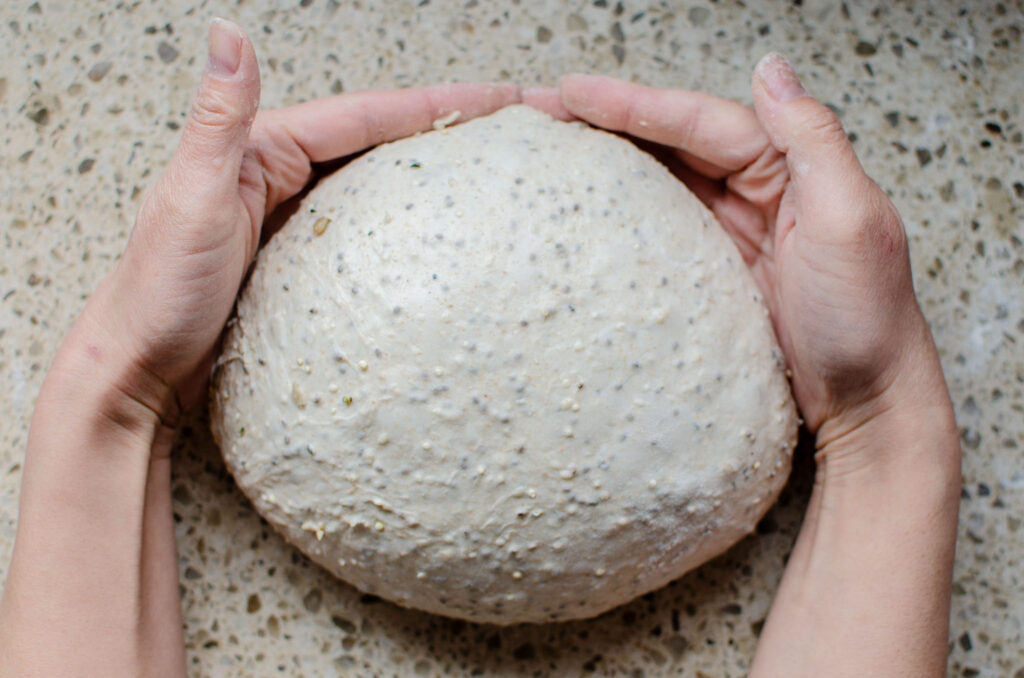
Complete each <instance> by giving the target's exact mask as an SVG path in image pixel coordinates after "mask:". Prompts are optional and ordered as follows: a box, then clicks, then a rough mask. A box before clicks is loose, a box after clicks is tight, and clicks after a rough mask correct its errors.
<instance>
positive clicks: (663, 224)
mask: <svg viewBox="0 0 1024 678" xmlns="http://www.w3.org/2000/svg"><path fill="white" fill-rule="evenodd" d="M212 425H213V431H214V434H215V436H216V438H217V440H218V442H219V444H220V446H221V448H222V450H223V453H224V457H225V459H226V461H227V464H228V467H229V469H230V470H231V472H232V473H233V474H234V476H235V478H236V480H237V482H238V484H239V486H240V487H241V488H242V490H243V491H244V492H245V493H246V495H247V496H248V497H249V498H250V499H251V500H252V502H253V503H254V504H255V506H256V508H257V509H258V511H259V512H260V514H262V515H263V516H264V517H265V518H266V519H267V520H268V521H269V522H270V523H271V524H272V525H273V526H274V527H275V528H276V529H277V530H279V531H280V532H281V533H282V534H283V535H284V536H285V537H286V538H287V539H288V540H289V541H290V542H291V543H293V544H294V545H295V546H296V547H298V548H299V549H300V550H302V551H303V552H304V553H306V554H307V555H308V556H309V557H310V558H312V559H313V560H314V561H316V562H317V563H319V564H320V565H322V566H323V567H324V568H326V569H327V570H329V571H331V572H333V573H334V574H336V575H337V576H338V577H340V578H342V579H344V580H345V581H347V582H349V583H351V584H352V585H354V586H355V587H357V588H358V589H360V590H362V591H366V592H369V593H374V594H377V595H379V596H382V597H384V598H387V599H388V600H391V601H394V602H396V603H398V604H399V605H404V606H408V607H413V608H418V609H421V610H427V611H430V612H434V613H438V614H442V615H448V616H452V617H460V618H463V619H467V620H473V621H479V622H492V623H496V624H509V623H515V622H543V621H551V620H564V619H574V618H583V617H590V616H593V615H596V614H599V613H601V612H604V611H606V610H608V609H610V608H612V607H614V606H616V605H619V604H621V603H624V602H626V601H628V600H630V599H632V598H634V597H636V596H638V595H641V594H643V593H646V592H648V591H651V590H653V589H656V588H658V587H661V586H662V585H664V584H666V583H667V582H669V581H671V580H673V579H676V578H678V577H679V576H680V575H682V574H683V573H684V572H686V571H688V570H690V569H692V568H694V567H696V566H697V565H700V564H701V563H703V562H705V561H707V560H708V559H710V558H712V557H713V556H715V555H717V554H719V553H721V552H722V551H723V550H725V549H726V548H728V547H729V546H730V545H732V544H733V543H735V542H736V541H738V540H739V539H740V538H742V537H743V536H744V535H746V534H748V533H750V532H751V531H752V530H753V528H754V526H755V524H756V522H757V520H758V519H759V518H760V517H761V516H762V515H763V514H764V512H765V511H766V510H767V509H768V507H769V506H770V505H771V504H772V503H773V501H774V500H775V498H776V497H777V495H778V493H779V491H780V489H781V487H782V485H783V484H784V482H785V480H786V477H787V475H788V472H789V465H790V456H791V453H792V449H793V445H794V442H795V435H796V427H797V415H796V411H795V408H794V405H793V401H792V398H791V396H790V392H789V388H788V385H787V382H786V379H785V375H784V367H783V361H782V358H781V354H780V351H779V349H778V347H777V345H776V343H775V339H774V337H773V334H772V330H771V325H770V322H769V319H768V317H767V312H766V310H765V306H764V304H763V302H762V300H761V298H760V295H759V293H758V290H757V288H756V286H755V284H754V282H753V280H752V278H751V277H750V275H749V273H748V272H747V270H746V268H745V266H744V264H743V262H742V260H741V259H740V256H739V254H738V252H737V250H736V248H735V246H734V245H733V244H732V242H731V241H730V240H729V238H728V237H727V236H726V234H725V233H724V232H723V231H722V230H721V228H720V227H719V226H718V225H717V224H716V223H715V220H714V218H713V216H712V215H711V214H710V213H709V212H708V210H707V209H706V208H705V207H704V206H703V205H702V204H701V203H700V202H699V201H698V200H697V199H696V198H695V197H694V196H693V195H692V194H691V193H690V192H689V191H688V190H687V189H686V188H685V187H684V186H683V185H682V184H681V183H680V182H678V181H677V180H676V179H675V178H674V177H673V176H672V175H671V174H670V173H669V172H668V171H667V170H666V169H665V168H664V167H663V166H661V165H660V164H659V163H658V162H657V161H656V160H654V159H653V158H652V157H651V156H649V155H647V154H646V153H644V152H642V151H640V150H638V149H637V148H636V147H635V146H633V145H632V144H630V143H629V142H628V141H625V140H623V139H620V138H618V137H616V136H613V135H611V134H608V133H605V132H601V131H597V130H594V129H591V128H589V127H586V126H585V125H582V124H580V123H571V124H570V123H563V122H559V121H556V120H553V119H552V118H550V117H548V116H547V115H545V114H543V113H540V112H537V111H535V110H532V109H530V108H526V107H522V106H514V107H510V108H506V109H504V110H502V111H499V112H498V113H495V114H493V115H491V116H488V117H485V118H480V119H477V120H473V121H470V122H467V123H464V124H459V125H456V126H454V127H450V128H446V129H442V130H438V131H433V132H428V133H426V134H423V135H420V136H416V137H413V138H410V139H405V140H402V141H398V142H395V143H390V144H386V145H383V146H380V147H378V148H376V149H375V150H373V151H371V152H369V153H367V154H365V155H363V156H361V157H360V158H358V159H356V160H355V161H353V162H352V163H350V164H349V165H348V166H346V167H345V168H343V169H342V170H340V171H338V172H336V173H334V174H333V175H331V176H329V177H327V178H326V179H324V180H322V181H321V182H320V183H319V184H318V185H317V186H316V188H314V189H313V190H312V191H311V192H310V193H309V195H308V196H307V197H306V198H305V199H304V200H303V201H302V204H301V207H300V208H299V210H298V211H297V212H296V213H295V215H294V216H292V217H291V218H290V220H289V221H288V223H287V224H286V225H285V226H284V228H283V229H282V230H281V231H280V232H279V233H278V234H277V235H275V236H274V237H273V239H272V240H271V241H270V243H269V244H268V245H267V246H266V247H265V248H264V249H263V250H262V251H261V252H260V255H259V259H258V261H257V263H256V265H255V268H254V271H253V273H252V276H251V279H250V280H249V283H248V286H247V287H246V289H245V290H244V292H243V294H242V296H241V298H240V300H239V303H238V312H237V317H236V319H235V320H234V321H233V322H232V324H231V326H230V328H229V331H228V333H227V336H226V341H225V345H224V350H223V354H222V355H221V356H220V359H219V362H218V367H217V374H216V378H215V384H214V389H213V396H212Z"/></svg>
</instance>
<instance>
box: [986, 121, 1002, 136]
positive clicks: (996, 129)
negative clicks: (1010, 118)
mask: <svg viewBox="0 0 1024 678" xmlns="http://www.w3.org/2000/svg"><path fill="white" fill-rule="evenodd" d="M985 130H986V131H988V132H989V133H990V134H1002V133H1003V127H1002V125H1000V124H999V123H998V122H992V121H991V120H990V121H989V122H986V123H985Z"/></svg>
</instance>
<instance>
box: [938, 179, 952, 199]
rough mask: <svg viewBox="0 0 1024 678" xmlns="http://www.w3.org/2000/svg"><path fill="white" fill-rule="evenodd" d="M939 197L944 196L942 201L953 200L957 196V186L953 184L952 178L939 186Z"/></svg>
mask: <svg viewBox="0 0 1024 678" xmlns="http://www.w3.org/2000/svg"><path fill="white" fill-rule="evenodd" d="M939 197H940V198H942V202H953V199H954V198H955V197H956V187H955V186H954V185H953V180H952V179H950V180H949V181H947V182H946V183H944V184H943V185H942V186H940V187H939Z"/></svg>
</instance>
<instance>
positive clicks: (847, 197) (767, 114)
mask: <svg viewBox="0 0 1024 678" xmlns="http://www.w3.org/2000/svg"><path fill="white" fill-rule="evenodd" d="M752 89H753V95H754V109H755V111H756V112H757V117H758V119H759V120H760V121H761V125H762V126H763V127H764V129H765V131H766V132H767V133H768V138H769V139H770V140H771V143H772V146H774V147H775V148H776V150H778V151H779V152H780V153H784V154H785V155H786V162H787V164H788V166H789V175H790V181H791V182H793V184H794V186H795V188H796V189H797V194H798V196H799V199H800V202H801V204H802V206H803V207H805V208H812V209H813V208H814V207H817V206H818V205H815V204H814V203H815V202H819V201H820V202H821V205H820V207H822V208H824V209H826V210H827V208H828V205H832V206H834V205H856V204H858V202H859V201H860V200H862V199H863V196H864V195H865V193H864V192H865V190H866V189H867V190H873V189H874V182H872V181H871V179H869V178H868V176H867V175H866V174H865V173H864V169H863V168H862V167H861V164H860V161H858V160H857V156H856V154H855V153H854V151H853V146H852V145H851V144H850V140H849V138H848V137H847V136H846V132H845V131H844V130H843V125H842V123H840V122H839V118H838V117H836V114H835V113H833V112H832V111H831V110H829V109H828V108H827V107H826V106H824V105H822V104H821V103H819V102H818V101H816V100H815V99H814V98H813V97H811V95H810V94H808V93H807V90H805V89H804V87H803V85H802V84H801V83H800V79H799V78H798V77H797V75H796V73H795V72H794V71H793V67H792V66H791V65H790V64H789V62H788V61H787V60H786V58H785V57H784V56H782V55H781V54H778V53H777V52H770V53H768V54H766V55H765V56H764V57H763V58H762V59H761V61H760V62H758V64H757V66H756V67H755V68H754V78H753V82H752ZM824 213H827V211H826V212H824Z"/></svg>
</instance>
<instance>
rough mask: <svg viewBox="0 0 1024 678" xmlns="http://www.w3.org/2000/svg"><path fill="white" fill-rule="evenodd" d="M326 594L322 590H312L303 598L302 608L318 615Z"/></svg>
mask: <svg viewBox="0 0 1024 678" xmlns="http://www.w3.org/2000/svg"><path fill="white" fill-rule="evenodd" d="M323 599H324V594H323V592H321V591H320V589H310V591H309V593H307V594H306V595H304V596H303V597H302V606H303V607H304V608H306V610H307V611H309V612H312V613H313V614H316V613H317V612H319V611H320V605H321V603H323Z"/></svg>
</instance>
